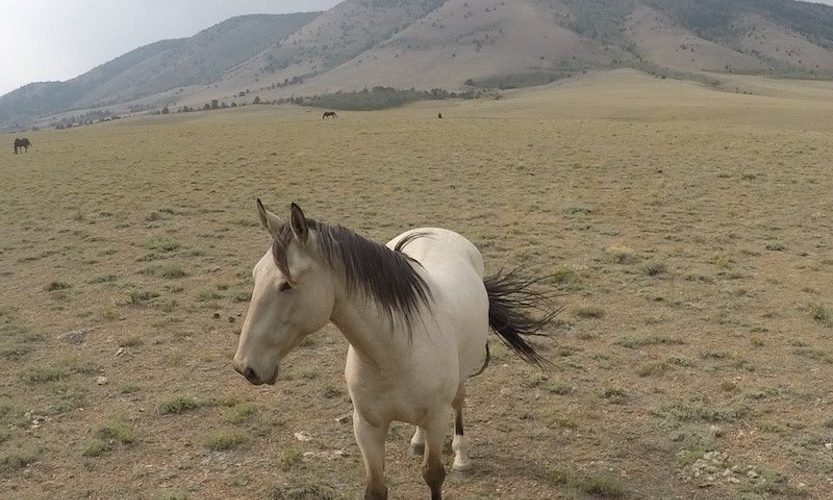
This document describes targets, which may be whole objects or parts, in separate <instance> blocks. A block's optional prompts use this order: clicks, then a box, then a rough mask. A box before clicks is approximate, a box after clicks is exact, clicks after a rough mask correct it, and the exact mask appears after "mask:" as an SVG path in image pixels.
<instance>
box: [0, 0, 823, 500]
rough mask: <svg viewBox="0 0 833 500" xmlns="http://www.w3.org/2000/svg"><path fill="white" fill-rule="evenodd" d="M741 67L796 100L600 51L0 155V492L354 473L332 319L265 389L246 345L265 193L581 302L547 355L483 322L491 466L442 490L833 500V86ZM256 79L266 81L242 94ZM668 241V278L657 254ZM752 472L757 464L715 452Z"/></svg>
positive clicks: (134, 127) (109, 494) (278, 202)
mask: <svg viewBox="0 0 833 500" xmlns="http://www.w3.org/2000/svg"><path fill="white" fill-rule="evenodd" d="M406 3H407V2H406ZM470 3H472V2H470ZM496 5H497V8H498V9H501V8H503V7H500V5H499V2H498V4H496ZM508 5H509V3H508V2H507V6H508ZM472 10H478V9H475V8H474V7H472ZM475 14H478V13H475ZM490 15H491V13H490ZM474 21H477V19H474ZM565 22H566V21H565ZM550 41H552V40H550ZM542 43H543V42H542ZM690 45H693V44H690ZM453 50H454V51H456V52H458V54H457V58H458V59H457V60H458V61H459V60H462V54H463V53H462V49H460V48H458V47H455V48H454V49H453ZM470 50H472V51H473V50H474V49H473V48H471V49H470ZM489 50H491V46H490V45H489V44H488V43H485V41H484V44H483V49H482V52H483V53H485V52H487V51H489ZM405 55H406V56H407V54H405ZM536 58H537V55H536ZM264 78H265V76H264ZM733 78H737V80H733V82H734V81H737V82H738V85H740V86H741V87H742V86H743V85H751V84H752V82H753V81H754V83H755V85H757V87H756V88H758V89H762V91H763V89H764V88H767V87H769V88H772V89H777V92H781V93H782V95H784V96H789V98H785V97H781V98H778V99H773V98H767V97H765V96H755V97H754V98H753V97H750V96H748V95H747V96H744V95H743V94H735V93H734V92H731V91H727V92H720V89H716V90H710V89H707V88H705V87H703V86H699V85H690V84H687V83H680V82H676V81H671V80H665V81H662V80H659V79H656V80H655V79H653V78H649V77H646V76H645V75H637V74H634V73H632V72H627V71H621V72H616V73H612V74H598V73H588V75H587V76H586V77H583V78H582V79H581V80H575V81H572V82H570V83H569V84H568V85H557V86H553V87H552V88H551V89H535V90H518V91H513V92H508V93H506V98H505V99H502V100H491V99H485V100H479V101H477V102H462V101H455V102H443V101H436V102H417V103H413V104H411V105H409V106H406V107H403V108H401V109H397V110H395V111H379V112H368V113H344V114H343V116H342V113H339V115H340V117H341V120H342V121H339V122H335V121H328V122H323V121H322V120H321V115H320V113H319V112H316V111H314V110H313V109H310V108H303V107H302V108H299V107H296V106H281V107H276V108H271V107H267V106H265V105H264V106H258V107H255V106H246V107H243V108H238V109H235V110H234V111H227V112H223V111H218V112H216V113H208V114H201V115H200V114H198V115H176V114H175V108H176V107H179V106H180V105H179V104H176V105H174V104H170V111H171V115H170V116H168V117H147V118H143V117H139V118H130V119H128V120H127V121H121V122H119V123H112V124H108V123H105V124H101V125H100V126H95V127H83V128H78V129H76V128H75V127H73V128H72V129H70V130H64V131H60V132H56V131H53V130H41V131H40V132H38V135H37V136H33V137H32V139H33V142H34V143H35V148H33V149H32V150H31V151H30V152H29V154H28V155H26V156H23V157H20V156H18V157H14V156H12V155H13V153H12V152H11V151H8V150H6V151H5V153H2V152H0V154H4V155H5V156H4V157H3V158H0V162H2V165H3V166H2V171H3V182H0V199H2V200H3V201H4V202H3V203H0V235H2V237H0V284H1V285H2V289H3V291H4V293H2V294H0V363H1V364H2V366H3V370H2V374H0V378H1V379H2V380H1V381H0V484H3V485H9V486H10V487H11V486H14V488H15V489H14V490H13V491H12V494H13V496H16V497H20V498H30V497H31V498H38V497H40V496H43V492H44V491H46V490H45V489H44V488H47V487H48V488H49V492H50V494H52V495H53V496H57V497H61V498H84V497H96V498H117V497H125V496H126V497H148V498H154V497H163V495H165V494H168V493H170V495H171V496H172V497H176V495H182V494H185V495H187V496H188V497H189V498H203V497H229V498H231V497H251V498H259V497H263V496H265V497H267V498H268V497H269V495H275V496H276V497H277V498H281V497H280V496H278V495H290V494H293V495H294V494H296V493H297V494H298V495H301V494H308V495H310V496H311V497H313V498H319V497H321V498H326V495H327V494H329V493H328V492H331V491H330V490H332V492H335V493H333V496H334V497H335V498H341V497H345V498H353V497H357V496H358V497H360V496H361V494H362V493H363V491H362V480H361V478H360V477H357V476H356V472H357V471H359V472H360V471H361V468H362V465H361V461H362V458H361V454H360V453H359V451H358V449H357V448H356V447H355V444H354V443H353V439H352V432H351V427H352V425H351V422H350V414H351V410H352V406H351V402H350V396H349V394H348V392H347V390H346V388H345V386H344V377H343V366H344V355H345V349H346V343H345V341H344V339H343V338H342V336H341V335H340V334H339V333H338V332H337V331H336V330H335V329H334V328H333V327H332V326H327V327H326V328H324V329H323V331H321V332H317V333H316V334H315V335H311V336H308V337H307V338H306V339H305V340H304V341H303V342H302V343H301V344H300V345H299V346H298V348H297V349H295V350H294V351H293V352H292V353H290V354H289V355H288V356H286V357H285V358H284V359H283V360H282V363H281V372H280V377H279V381H278V383H277V385H276V386H274V387H272V386H268V387H253V386H251V385H250V384H248V383H247V382H246V381H245V380H244V379H243V378H242V377H240V376H239V375H238V374H236V373H235V372H234V370H233V369H232V367H231V363H230V361H231V359H230V358H231V356H232V355H233V352H234V345H235V343H236V342H237V339H236V338H235V337H233V336H232V335H231V334H232V333H240V330H241V329H242V326H243V324H244V321H245V318H246V310H247V306H248V301H249V300H250V299H251V297H250V292H251V290H252V285H253V280H252V276H251V271H252V266H253V265H254V264H255V262H256V261H257V260H258V259H259V258H260V257H261V256H262V255H263V252H265V251H267V250H268V248H269V244H270V241H269V237H268V235H267V234H265V233H264V232H263V231H262V230H261V228H260V227H259V221H258V219H257V216H256V213H255V211H254V197H256V196H261V197H262V198H263V200H264V202H266V203H267V204H269V205H271V206H272V208H273V209H275V211H276V212H279V213H281V214H283V213H284V212H282V211H281V210H283V209H285V208H286V207H285V206H282V205H285V204H286V203H288V202H289V201H291V200H295V201H298V202H299V203H300V204H301V205H302V206H303V207H304V209H305V210H306V211H307V212H308V214H309V215H310V216H311V217H315V218H317V219H318V220H321V221H325V222H328V223H334V224H343V225H345V226H347V227H350V228H354V229H356V230H358V231H359V232H360V233H361V234H363V235H366V236H368V237H372V238H374V239H376V240H378V241H382V242H384V241H387V240H388V239H389V238H391V237H393V236H394V235H396V234H398V233H399V232H401V231H402V230H404V229H406V228H411V227H418V226H437V225H438V226H442V227H449V228H453V229H455V230H458V231H460V232H461V233H463V234H464V235H465V236H467V237H469V238H470V239H471V240H472V241H474V242H476V244H477V246H478V248H480V249H481V252H482V254H483V257H484V263H485V267H486V269H485V272H486V273H487V274H491V273H493V272H496V271H498V270H500V269H504V270H506V269H512V268H514V267H516V266H519V265H520V266H522V267H523V268H524V269H527V270H529V271H530V273H531V274H534V275H537V276H551V275H552V277H551V278H546V279H545V281H544V283H545V284H546V286H547V287H549V288H551V289H552V290H553V293H554V294H555V299H554V300H555V303H556V305H558V306H562V307H563V311H564V312H563V313H562V314H561V315H560V321H559V322H558V323H557V324H555V325H553V326H552V327H551V328H548V329H547V330H546V331H545V332H544V333H546V334H547V335H548V336H549V338H533V339H531V340H532V341H533V342H534V343H535V345H536V346H540V349H541V353H542V354H543V355H544V356H546V357H547V359H549V360H550V361H551V362H552V363H553V366H551V367H549V368H547V369H545V370H539V369H538V368H535V367H530V366H526V365H524V364H523V363H522V362H521V361H519V360H518V359H517V358H516V356H515V355H514V354H513V353H511V351H509V350H508V349H507V348H506V347H505V346H504V345H502V344H501V343H500V342H497V341H496V340H495V338H494V337H493V336H490V351H491V361H490V363H489V366H488V367H487V368H486V370H485V371H484V372H483V373H482V374H481V375H479V376H478V377H477V378H476V379H473V380H472V382H471V383H470V384H468V385H467V393H468V394H467V396H468V399H467V405H466V412H465V415H464V418H465V419H466V421H467V422H470V424H468V425H467V427H466V433H467V434H468V435H470V447H471V452H470V453H471V456H472V459H473V460H474V465H475V470H476V471H480V472H477V473H475V474H471V475H467V476H465V477H461V476H456V477H455V476H454V475H450V476H449V478H448V479H447V481H446V487H445V491H444V492H445V493H446V495H448V496H454V497H460V498H469V497H471V498H477V497H478V496H483V495H486V496H489V495H492V496H498V497H500V496H510V497H511V496H512V494H513V493H512V492H516V493H517V492H525V491H532V492H540V493H539V496H545V497H546V496H554V497H566V498H572V497H576V498H592V497H600V496H603V495H610V496H615V495H617V493H616V491H621V492H622V493H621V495H620V496H623V497H626V498H631V497H639V498H664V497H667V496H669V495H670V496H678V497H682V498H689V497H696V496H698V495H699V496H704V495H705V496H708V497H715V498H744V496H746V497H749V498H757V497H772V498H775V497H779V498H780V497H789V496H790V495H795V496H798V495H799V494H800V493H801V492H806V496H807V497H808V498H816V497H821V498H823V497H824V496H825V494H826V489H825V483H823V478H824V477H826V475H829V473H830V470H831V464H830V461H829V460H827V458H829V455H828V449H827V447H826V446H825V445H826V443H827V442H829V441H830V437H831V436H833V434H831V429H833V420H831V416H830V415H829V411H827V408H826V407H825V405H823V404H818V405H817V404H814V402H815V401H824V400H825V398H826V397H827V392H826V391H828V390H829V388H828V387H826V386H825V385H824V384H819V383H818V381H819V380H827V379H830V378H831V377H833V348H832V347H831V346H830V345H828V343H827V337H828V336H829V334H830V327H828V326H825V325H826V324H827V323H826V322H827V321H828V320H829V315H828V314H827V312H828V311H830V310H833V304H831V303H830V302H829V297H831V296H833V289H831V286H833V285H831V284H833V265H831V262H828V261H830V260H831V259H829V258H828V256H827V254H826V252H827V249H828V248H830V247H833V234H831V232H830V231H829V227H828V226H829V223H830V220H829V214H827V212H826V211H825V207H826V206H827V204H829V201H828V199H829V193H830V192H831V191H833V176H830V175H829V172H828V170H829V161H828V159H829V158H831V157H833V144H830V143H829V141H824V140H820V138H822V137H826V135H827V134H828V133H829V132H830V128H831V125H830V119H829V117H830V116H831V115H833V103H830V102H827V101H825V100H824V99H820V98H819V97H818V96H819V95H823V94H824V93H826V92H828V91H829V90H830V89H833V86H831V84H828V83H825V82H812V83H805V82H795V81H787V80H777V81H776V80H770V79H767V78H765V77H764V76H761V77H757V78H755V79H746V78H744V77H740V76H736V75H733ZM263 85H268V82H265V81H264V82H263ZM721 88H722V87H721ZM724 90H728V89H724ZM206 91H207V92H210V88H209V89H206ZM775 91H776V90H773V91H772V92H775ZM255 96H260V97H261V99H262V100H263V101H264V102H270V101H268V100H269V99H272V97H271V95H270V94H269V93H267V92H265V91H263V90H261V89H259V88H256V87H253V88H252V89H251V92H250V93H248V94H246V95H245V96H244V97H237V98H235V99H236V100H237V101H238V103H242V102H246V103H251V102H252V100H253V98H254V97H255ZM183 102H185V101H183ZM227 102H228V101H227ZM646 103H648V104H646ZM218 106H219V108H220V109H222V100H221V102H220V103H219V104H218ZM440 109H441V110H442V112H443V115H444V118H443V120H439V119H437V118H436V116H437V112H438V111H439V110H440ZM35 138H37V140H35ZM79 145H81V146H79ZM83 145H95V146H94V147H84V146H83ZM484 145H488V147H485V146H484ZM813 148H815V149H813ZM6 159H8V160H9V161H6ZM746 174H754V176H755V177H754V178H747V179H744V178H743V176H744V175H746ZM811 180H812V182H811ZM270 192H271V193H272V194H271V195H270V194H269V193H270ZM32 193H35V194H38V196H34V195H32ZM275 193H277V194H275ZM45 206H47V207H49V209H47V210H44V207H45ZM79 210H80V211H81V213H82V219H83V220H80V221H78V220H73V216H74V215H75V214H76V211H79ZM243 221H248V222H243ZM771 241H775V242H781V243H783V245H784V246H785V247H786V248H785V249H784V250H782V251H780V252H777V251H767V250H766V249H765V248H764V245H766V243H767V242H771ZM653 263H662V264H664V265H665V268H666V271H665V272H664V273H660V274H657V275H654V276H649V273H648V272H647V271H646V269H647V268H646V267H644V266H647V265H649V264H653ZM166 269H172V270H179V271H182V272H184V273H186V274H187V275H186V276H181V277H168V276H166V275H167V273H166V272H165V270H166ZM146 270H147V272H146ZM53 281H55V282H62V283H65V284H67V285H69V286H70V288H65V289H63V290H54V291H51V292H48V291H46V288H47V285H48V284H49V283H51V282H53ZM584 307H589V309H587V310H583V309H582V308H584ZM576 313H577V314H576ZM72 332H76V333H74V334H73V335H68V334H69V333H72ZM79 332H80V333H79ZM116 416H118V417H117V418H115V417H116ZM111 418H113V420H115V421H116V422H115V423H114V422H111ZM122 426H124V427H122ZM412 432H413V427H412V426H411V425H404V424H396V425H394V426H392V428H391V430H390V432H389V434H388V441H387V442H386V448H387V450H388V462H387V466H386V474H387V484H388V485H390V486H391V492H390V494H391V497H396V498H422V497H425V496H426V495H427V490H426V488H425V486H424V484H423V483H422V481H421V479H420V477H419V467H418V463H417V462H411V461H410V460H404V461H403V460H400V458H402V457H404V456H405V453H406V452H407V451H406V449H405V448H406V447H407V441H408V439H409V438H410V435H411V433H412ZM296 433H299V436H301V438H297V437H295V434H296ZM300 433H307V434H308V436H309V440H308V441H304V440H302V438H303V439H306V437H304V436H302V435H301V434H300ZM120 436H121V437H120ZM124 436H126V438H124ZM122 438H124V441H127V442H122ZM131 440H132V442H129V441H131ZM505 450H513V452H514V450H517V453H515V456H512V457H510V459H507V460H504V461H499V462H490V461H489V460H488V459H487V460H485V461H484V459H483V457H499V456H501V455H502V454H504V455H505V453H504V452H505ZM761 450H765V451H766V453H762V452H761ZM449 453H450V450H447V451H446V452H445V453H444V455H443V461H444V463H445V464H446V465H447V466H448V465H449V464H450V462H451V457H450V455H449ZM724 455H725V457H724ZM715 456H717V457H718V459H719V460H717V461H715V460H713V459H712V458H710V457H715ZM397 457H398V458H397ZM533 459H534V460H533ZM530 460H533V461H534V462H535V464H536V467H537V469H536V471H533V472H534V473H533V474H529V471H530V469H529V465H530ZM591 462H592V464H591ZM495 463H498V465H499V467H498V468H499V469H500V470H499V471H498V468H495ZM238 464H243V466H242V467H241V466H238ZM565 464H566V465H565ZM569 464H576V465H575V467H574V468H571V467H572V466H571V465H569ZM147 465H152V466H153V467H146V466H147ZM276 465H277V467H278V468H277V469H276V468H275V466H276ZM709 465H711V466H714V467H715V470H716V471H717V472H716V473H715V474H716V477H715V480H714V481H713V482H712V483H711V484H710V485H704V484H703V483H705V482H706V477H707V476H709V475H711V473H710V472H707V471H706V469H705V467H707V466H709ZM749 466H753V468H754V469H749V468H748V467H749ZM733 467H737V471H736V472H731V475H730V476H728V477H733V478H735V479H737V481H738V483H733V482H730V481H729V480H728V477H724V476H723V475H722V474H723V473H724V471H725V469H730V471H731V470H732V468H733ZM490 468H491V469H492V470H491V472H490V471H489V469H490ZM644 470H650V474H643V473H641V472H644ZM749 470H754V471H756V473H757V474H758V475H759V477H757V478H752V477H750V476H747V471H749ZM114 471H116V472H117V473H118V474H119V475H120V477H121V478H122V479H123V481H122V480H119V481H115V482H114V481H113V480H112V477H111V476H112V475H113V472H114ZM484 471H485V472H484ZM541 471H543V472H541ZM550 471H560V474H559V473H556V475H555V476H554V477H553V478H551V479H552V480H550V478H549V473H550ZM696 471H700V472H701V474H700V475H699V476H695V472H696ZM769 471H777V473H778V474H782V475H783V476H779V475H777V474H772V475H770V472H769ZM206 472H207V475H206V474H205V473H206ZM481 472H483V473H481ZM498 472H499V473H498ZM359 476H360V475H359ZM510 477H511V479H512V480H511V481H506V478H510ZM781 477H784V478H786V481H784V480H782V479H781ZM54 478H58V479H60V480H57V481H56V480H53V479H54ZM816 478H821V479H822V481H821V482H819V481H816ZM764 479H765V481H764ZM44 481H47V482H44ZM608 481H609V482H610V483H611V484H612V485H613V486H612V488H608V487H607V486H605V484H606V483H607V482H608ZM799 482H802V483H804V485H803V486H801V487H799V486H798V485H799ZM510 483H511V484H510ZM44 485H47V486H44ZM139 485H141V486H139ZM498 488H500V489H498ZM0 489H2V487H0ZM298 492H300V493H298ZM332 492H331V493H332ZM611 492H613V493H611ZM319 493H320V495H319ZM316 495H317V496H316ZM521 495H522V493H521ZM290 498H291V497H290Z"/></svg>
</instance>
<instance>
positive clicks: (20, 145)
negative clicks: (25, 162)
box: [14, 137, 32, 154]
mask: <svg viewBox="0 0 833 500" xmlns="http://www.w3.org/2000/svg"><path fill="white" fill-rule="evenodd" d="M31 145H32V143H31V142H29V139H27V138H25V137H24V138H23V139H17V138H15V140H14V154H17V150H18V149H22V150H23V151H26V152H27V153H28V152H29V146H31Z"/></svg>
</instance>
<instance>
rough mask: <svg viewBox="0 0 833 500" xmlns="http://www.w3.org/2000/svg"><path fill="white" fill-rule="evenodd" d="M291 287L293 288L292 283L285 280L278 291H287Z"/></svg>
mask: <svg viewBox="0 0 833 500" xmlns="http://www.w3.org/2000/svg"><path fill="white" fill-rule="evenodd" d="M291 288H292V285H290V284H289V282H287V281H284V282H283V283H281V286H279V287H278V291H279V292H285V291H287V290H289V289H291Z"/></svg>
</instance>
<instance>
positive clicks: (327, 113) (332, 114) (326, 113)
mask: <svg viewBox="0 0 833 500" xmlns="http://www.w3.org/2000/svg"><path fill="white" fill-rule="evenodd" d="M324 118H338V115H337V114H336V112H335V111H324V116H322V117H321V119H322V120H323V119H324Z"/></svg>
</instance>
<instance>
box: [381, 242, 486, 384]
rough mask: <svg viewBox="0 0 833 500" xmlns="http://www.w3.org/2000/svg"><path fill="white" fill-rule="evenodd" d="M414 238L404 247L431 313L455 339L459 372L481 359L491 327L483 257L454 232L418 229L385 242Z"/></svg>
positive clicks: (473, 368) (392, 245) (465, 372)
mask: <svg viewBox="0 0 833 500" xmlns="http://www.w3.org/2000/svg"><path fill="white" fill-rule="evenodd" d="M408 237H412V238H413V239H411V241H409V242H407V244H406V245H404V247H403V248H402V252H403V253H404V254H406V255H408V256H409V257H411V258H412V259H414V260H415V261H417V262H418V263H419V266H420V267H422V269H423V270H424V273H425V277H426V280H427V281H428V283H429V286H430V288H431V295H432V298H433V301H432V302H433V308H434V310H433V311H432V313H433V315H434V318H435V319H436V320H437V322H438V323H439V324H440V327H441V328H442V329H444V330H446V331H447V332H446V333H452V332H453V333H454V335H455V338H456V340H457V342H456V347H457V350H458V356H459V362H460V375H461V377H463V378H465V377H467V376H468V375H471V374H472V373H474V372H476V371H477V370H478V369H479V368H480V367H481V366H482V364H483V360H484V356H485V345H486V336H487V334H488V330H489V298H488V295H487V293H486V287H485V285H484V284H483V276H484V266H483V257H482V256H481V254H480V251H479V250H478V249H477V247H476V246H474V244H473V243H472V242H471V241H469V240H468V239H466V238H465V237H463V236H461V235H460V234H458V233H455V232H454V231H450V230H448V229H440V228H420V229H414V230H411V231H407V232H405V233H402V234H401V235H399V236H397V237H396V238H394V239H393V240H391V241H390V242H388V247H389V248H395V247H396V245H397V243H399V242H400V241H401V240H403V239H405V238H408Z"/></svg>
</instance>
